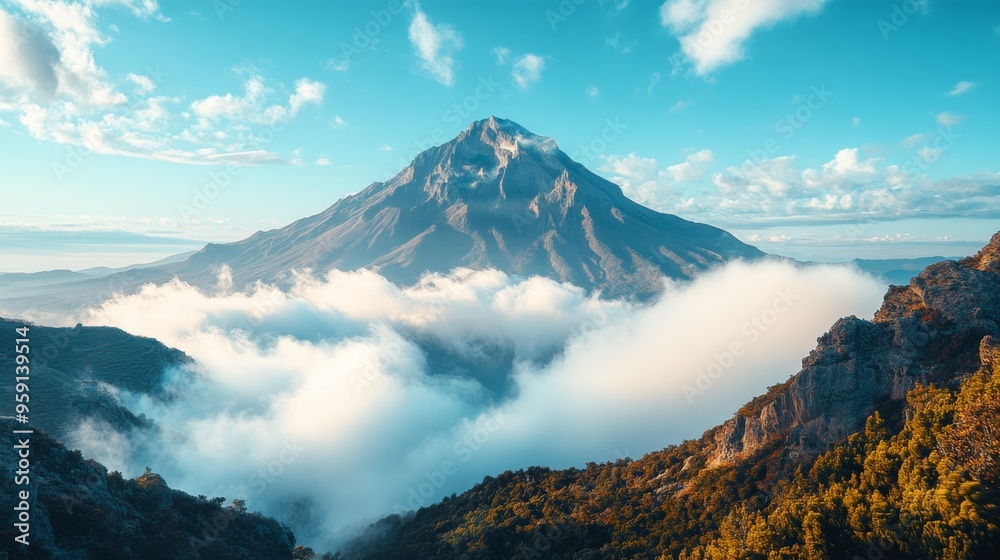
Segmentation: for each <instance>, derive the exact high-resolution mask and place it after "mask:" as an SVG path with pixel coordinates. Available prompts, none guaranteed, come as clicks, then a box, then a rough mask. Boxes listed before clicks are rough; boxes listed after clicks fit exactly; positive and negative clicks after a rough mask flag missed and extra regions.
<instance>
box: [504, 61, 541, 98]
mask: <svg viewBox="0 0 1000 560" xmlns="http://www.w3.org/2000/svg"><path fill="white" fill-rule="evenodd" d="M544 69H545V58H544V57H541V56H538V55H537V54H531V53H528V54H525V55H522V56H520V57H518V59H517V60H515V61H514V66H513V68H511V71H510V75H511V77H513V78H514V84H516V85H517V88H518V89H520V90H521V91H527V90H529V89H531V86H533V85H535V84H537V83H538V82H540V81H541V79H542V70H544Z"/></svg>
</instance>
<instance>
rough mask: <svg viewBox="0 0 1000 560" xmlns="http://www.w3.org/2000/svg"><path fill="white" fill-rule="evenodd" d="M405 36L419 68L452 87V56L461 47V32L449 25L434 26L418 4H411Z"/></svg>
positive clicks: (453, 62)
mask: <svg viewBox="0 0 1000 560" xmlns="http://www.w3.org/2000/svg"><path fill="white" fill-rule="evenodd" d="M409 37H410V43H411V44H412V45H413V50H414V52H415V53H416V54H417V58H418V59H419V61H420V66H421V68H422V69H423V70H425V71H426V72H427V73H428V74H430V76H431V77H432V78H434V79H435V80H436V81H438V82H440V83H442V84H444V85H446V86H449V87H450V86H452V85H453V84H454V83H455V76H454V66H455V60H454V58H453V55H454V53H456V52H458V51H459V50H461V48H462V37H461V35H459V33H458V32H457V31H456V30H455V29H454V28H453V27H451V26H450V25H446V24H438V25H434V24H433V23H431V21H430V19H429V18H428V17H427V14H425V13H424V12H423V11H421V10H420V6H419V5H416V4H414V13H413V20H412V21H411V22H410V30H409Z"/></svg>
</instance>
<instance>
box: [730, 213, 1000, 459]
mask: <svg viewBox="0 0 1000 560" xmlns="http://www.w3.org/2000/svg"><path fill="white" fill-rule="evenodd" d="M992 337H1000V233H998V234H997V235H995V236H994V237H993V239H992V240H991V241H990V243H989V244H988V245H986V247H984V248H983V250H982V251H980V252H979V253H978V254H977V255H976V256H974V257H970V258H967V259H963V260H961V261H958V262H956V261H944V262H941V263H938V264H935V265H932V266H929V267H927V268H926V269H925V270H924V271H923V272H921V273H920V274H919V275H918V276H916V277H915V278H913V279H912V280H911V281H910V284H909V285H908V286H892V287H890V289H889V291H888V292H887V293H886V295H885V299H884V302H883V304H882V307H881V309H879V311H878V312H877V313H875V316H874V318H873V320H871V321H866V320H862V319H858V318H857V317H848V318H845V319H841V320H840V321H838V322H837V323H836V324H835V325H834V326H833V328H831V329H830V331H829V332H827V333H826V334H824V335H823V336H822V337H820V338H819V340H818V345H817V347H816V349H815V350H813V351H812V352H811V353H810V354H809V356H808V357H806V358H805V359H804V360H803V361H802V369H801V370H800V371H799V372H798V373H797V374H796V375H795V376H794V377H793V378H792V379H790V380H789V381H788V382H786V383H784V384H782V385H780V386H777V387H774V388H772V390H771V391H769V392H768V394H766V395H764V396H762V397H758V398H757V399H754V401H752V402H750V403H748V404H747V405H746V406H744V407H743V408H742V409H741V410H740V411H739V412H738V413H737V414H736V415H735V416H734V417H733V418H732V419H730V420H728V421H727V422H726V423H725V424H723V426H721V428H720V429H719V430H718V431H716V432H715V435H714V444H715V449H714V452H713V454H712V459H711V464H719V463H723V462H729V461H733V460H734V459H737V458H739V457H742V456H746V455H749V454H751V453H753V452H754V451H757V450H759V449H761V448H763V446H764V445H766V444H767V443H769V442H772V441H773V440H774V438H786V443H787V445H789V446H790V447H791V448H793V449H794V450H795V451H798V452H800V453H803V454H806V455H812V454H815V453H816V452H818V451H821V450H824V449H826V448H828V447H829V445H830V444H832V443H834V442H836V441H838V440H840V439H842V438H844V437H846V436H847V435H849V434H851V433H853V432H856V431H858V430H859V429H861V428H862V427H863V426H864V421H865V419H866V418H867V417H868V416H869V415H870V414H871V413H872V412H874V411H875V410H876V409H879V408H883V409H885V411H886V412H888V413H891V412H892V411H893V410H896V411H898V410H899V409H900V407H899V406H898V405H899V404H900V402H901V401H902V399H903V398H904V397H905V395H906V392H907V391H908V390H910V389H911V388H913V387H914V386H915V385H916V384H917V383H930V382H934V383H937V384H942V385H954V384H955V383H957V382H958V380H959V379H958V378H957V377H956V375H957V374H959V373H960V372H967V371H974V370H975V369H976V368H977V367H979V365H980V363H981V362H982V363H986V362H990V363H995V362H996V361H997V360H1000V355H998V353H1000V350H998V349H997V346H996V342H995V338H992Z"/></svg>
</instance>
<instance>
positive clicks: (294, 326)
mask: <svg viewBox="0 0 1000 560" xmlns="http://www.w3.org/2000/svg"><path fill="white" fill-rule="evenodd" d="M664 284H665V290H664V293H663V295H662V296H661V297H660V298H659V299H658V300H657V301H656V302H653V303H650V304H646V305H638V304H633V303H628V302H625V301H609V300H602V299H600V298H598V297H597V296H596V295H588V294H587V293H585V292H584V291H583V290H582V289H580V288H577V287H575V286H571V285H568V284H562V283H558V282H556V281H553V280H549V279H545V278H538V277H535V278H528V279H519V278H513V277H510V276H508V275H506V274H504V273H502V272H498V271H495V270H487V271H472V270H467V269H456V270H454V271H452V272H451V273H450V274H446V275H445V274H431V275H428V276H425V277H424V278H423V279H422V280H421V282H420V283H418V284H417V285H415V286H412V287H407V288H400V287H397V286H395V285H393V284H392V283H390V282H388V281H387V280H385V279H384V278H382V277H381V276H379V275H377V274H376V273H374V272H371V271H357V272H341V271H332V272H330V273H329V274H327V275H325V276H323V277H316V276H312V275H310V274H301V275H299V277H298V279H297V281H296V282H295V284H294V286H293V287H292V288H289V289H286V290H282V289H279V288H277V287H274V286H268V285H263V284H258V285H257V286H255V287H254V288H253V289H250V290H246V291H234V290H233V289H232V287H231V282H230V281H229V280H228V277H227V275H226V274H225V271H224V272H223V274H221V275H220V290H219V291H218V292H217V293H213V294H207V293H204V292H202V291H200V290H198V289H196V288H194V287H191V286H189V285H187V284H184V283H183V282H180V281H177V280H175V281H173V282H171V283H168V284H164V285H160V286H153V285H149V286H145V287H144V288H143V289H142V290H141V291H140V292H139V293H137V294H134V295H130V296H117V297H115V298H113V299H111V300H109V301H107V302H106V303H104V304H103V305H102V306H100V307H99V308H95V309H92V310H90V311H89V317H88V319H87V321H85V322H86V323H87V324H92V325H96V324H106V325H114V326H117V327H119V328H122V329H124V330H126V331H128V332H130V333H133V334H136V335H142V336H150V337H154V338H157V339H159V340H160V341H161V342H163V343H164V344H167V345H168V346H172V347H176V348H179V349H181V350H183V351H184V352H186V353H187V354H189V355H190V356H191V357H193V358H194V359H195V360H196V365H194V366H191V367H189V368H185V369H178V370H173V371H170V372H168V381H167V384H168V393H169V394H170V395H171V397H170V398H169V399H155V398H151V397H148V396H144V395H132V394H128V393H120V394H119V395H118V398H119V399H120V400H121V402H122V403H123V404H125V405H126V406H128V407H129V408H130V409H131V410H132V411H133V412H136V413H142V414H145V415H146V416H147V417H149V418H150V419H152V420H153V421H154V423H155V425H156V428H155V429H153V430H149V431H145V432H136V433H132V434H129V435H127V436H126V435H123V434H114V435H113V436H112V437H114V438H116V441H118V444H116V448H117V449H118V451H115V452H114V453H110V452H109V451H108V450H107V449H105V448H106V447H107V446H108V443H107V441H108V440H107V437H108V434H107V433H105V428H106V427H100V426H94V425H93V424H92V423H88V424H86V425H84V426H81V427H80V429H78V430H77V431H76V432H75V433H74V434H73V437H71V438H70V441H68V443H69V444H71V445H73V446H75V447H78V448H80V449H82V450H83V451H84V453H85V454H87V455H89V456H96V457H100V458H101V459H102V460H104V461H106V466H107V467H108V468H111V469H117V470H120V471H122V472H123V473H125V474H127V475H129V476H135V475H138V474H141V472H142V469H143V467H144V466H146V465H149V466H151V467H152V468H153V470H155V471H157V472H159V473H161V474H162V475H163V476H164V477H165V478H166V480H167V481H168V483H169V484H170V485H171V486H172V487H174V488H179V489H181V490H184V491H186V492H189V493H192V494H204V495H207V496H225V497H226V498H227V499H233V498H242V499H245V500H246V501H247V505H248V506H249V507H250V508H251V509H257V510H260V511H261V512H263V513H264V514H266V515H272V516H275V517H277V518H279V519H281V520H282V521H284V522H286V523H288V524H289V525H290V526H291V527H292V529H293V530H294V531H295V533H296V536H297V537H298V538H299V540H300V541H302V542H306V543H308V544H311V545H313V546H316V545H319V546H320V547H322V546H331V547H332V546H335V545H336V543H337V542H338V540H339V539H340V538H342V537H343V536H344V535H345V534H347V533H349V532H350V531H352V530H355V529H357V528H359V527H360V526H362V525H363V524H365V523H367V522H370V521H373V520H375V519H377V518H378V517H380V516H383V515H386V514H390V513H398V512H402V511H406V510H409V509H414V508H418V507H421V506H425V505H430V504H432V503H435V502H438V501H440V500H441V499H442V498H444V497H445V496H448V495H451V494H452V493H459V492H462V491H464V490H466V489H468V488H470V487H471V486H472V485H473V484H475V483H477V482H479V481H481V480H482V479H483V477H484V476H486V475H496V474H498V473H500V472H503V471H504V470H506V469H519V468H525V467H529V466H532V465H543V466H549V467H553V468H563V467H568V466H573V465H575V466H582V465H583V464H584V463H585V462H588V461H596V462H601V461H609V460H616V459H619V458H622V457H633V458H637V457H640V456H641V455H643V454H644V453H647V452H650V451H655V450H658V449H662V448H663V447H666V446H667V445H669V444H673V443H679V442H680V441H682V440H683V439H686V438H693V437H698V436H700V435H701V434H702V433H703V432H704V431H705V430H706V429H708V428H710V427H712V426H714V425H715V424H718V423H719V422H721V421H723V420H725V419H726V418H728V417H730V416H731V415H732V414H733V413H734V412H735V411H736V410H737V409H738V408H739V407H740V406H741V405H743V404H744V403H746V402H747V401H748V400H750V399H751V398H753V397H754V396H755V395H758V394H760V393H762V392H764V391H765V390H766V388H767V387H768V386H770V385H773V384H775V383H779V382H783V381H785V380H787V379H788V377H789V376H791V375H792V374H794V373H796V372H797V371H798V370H799V368H800V362H801V359H802V358H803V357H805V356H806V355H807V354H808V352H809V351H810V350H811V349H812V348H813V347H814V346H815V343H816V338H817V337H819V336H820V335H822V334H823V333H824V332H825V331H826V330H827V329H828V328H829V327H830V326H831V325H832V324H833V323H834V322H835V321H836V320H837V319H838V318H840V317H842V316H847V315H857V316H860V317H870V316H871V315H872V313H873V312H874V311H875V310H876V309H877V307H878V305H879V303H880V301H881V295H882V292H883V289H884V286H883V285H882V284H881V283H880V282H879V281H877V280H876V279H874V278H872V277H870V276H866V275H864V274H862V273H860V272H858V271H857V270H855V269H852V268H849V267H846V266H798V265H793V264H790V263H786V262H779V261H765V262H759V263H754V264H748V263H743V262H734V263H731V264H729V265H727V266H725V267H722V268H719V269H717V270H715V271H713V272H709V273H706V274H703V275H702V276H700V277H699V278H698V279H696V280H694V281H692V282H689V283H673V282H671V281H669V280H666V279H665V280H664ZM442 356H443V357H442ZM479 364H486V365H484V366H483V367H479ZM484 372H485V373H484ZM126 437H127V440H125V439H124V438H126Z"/></svg>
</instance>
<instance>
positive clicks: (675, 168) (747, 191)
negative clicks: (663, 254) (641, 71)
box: [600, 128, 1000, 229]
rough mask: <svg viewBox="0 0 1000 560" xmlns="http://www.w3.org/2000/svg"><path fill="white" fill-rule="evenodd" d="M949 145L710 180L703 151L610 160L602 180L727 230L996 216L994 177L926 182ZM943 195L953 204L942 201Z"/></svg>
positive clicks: (946, 134) (847, 155) (935, 135)
mask: <svg viewBox="0 0 1000 560" xmlns="http://www.w3.org/2000/svg"><path fill="white" fill-rule="evenodd" d="M956 138H957V136H956V135H954V134H953V133H952V132H951V131H950V130H948V129H944V128H941V129H939V130H936V131H933V132H930V133H926V134H923V133H922V134H916V135H913V136H911V137H908V138H906V139H904V140H903V142H902V144H903V146H904V147H908V148H916V147H917V146H922V147H921V148H920V149H919V150H916V151H915V152H914V153H913V155H912V157H910V158H909V159H908V160H906V161H905V162H903V163H898V164H897V163H892V164H890V163H888V162H886V161H884V160H883V159H882V158H878V157H865V156H864V154H863V152H862V150H861V149H858V148H844V149H842V150H839V151H838V152H837V153H836V154H834V156H833V157H832V159H830V160H829V161H827V162H825V163H823V164H820V165H818V166H815V167H807V168H802V167H801V166H800V165H799V163H798V162H797V160H796V158H795V156H775V157H772V158H762V159H759V160H747V161H746V162H744V164H743V165H739V166H729V167H727V168H726V169H724V170H721V171H718V172H714V173H711V174H709V173H707V164H708V163H709V162H710V161H711V158H709V157H708V154H709V153H710V152H707V151H703V152H698V153H696V154H693V155H692V156H689V158H688V160H686V161H685V162H682V163H680V164H675V165H670V166H661V165H660V164H659V163H658V162H657V161H656V160H655V159H652V158H644V157H641V156H639V155H637V154H634V153H633V154H629V155H627V156H617V155H607V156H603V159H604V161H605V164H604V165H603V166H602V167H601V168H600V171H601V173H602V174H603V175H604V176H606V177H607V178H608V179H609V180H611V181H613V182H615V183H618V184H619V185H620V186H621V187H622V190H623V191H624V192H625V193H626V194H627V195H628V196H629V197H631V198H633V199H634V200H636V201H638V202H641V203H643V204H645V205H647V206H650V207H652V208H654V209H656V210H660V211H662V212H669V213H674V214H679V215H681V216H683V217H685V218H688V219H695V220H698V221H704V222H707V223H714V224H720V225H723V226H725V227H729V228H734V227H735V228H744V227H746V228H751V229H753V228H759V227H760V226H761V225H762V224H768V225H769V226H775V225H779V224H788V225H792V224H795V225H803V224H811V225H820V224H838V223H839V224H845V223H859V222H865V223H868V222H872V221H895V220H904V219H911V218H927V217H966V218H973V217H974V218H984V219H989V218H996V217H1000V213H998V210H997V208H1000V174H996V173H979V174H976V175H971V176H965V177H953V178H949V179H937V178H933V177H931V176H930V175H929V171H930V169H931V167H932V166H933V165H935V164H936V162H937V161H938V160H939V159H940V158H941V157H942V156H943V155H944V154H946V153H947V152H948V150H950V149H951V147H952V145H953V144H954V142H955V141H956ZM941 192H950V193H954V196H949V197H947V198H946V199H944V198H941V196H940V193H941Z"/></svg>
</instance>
